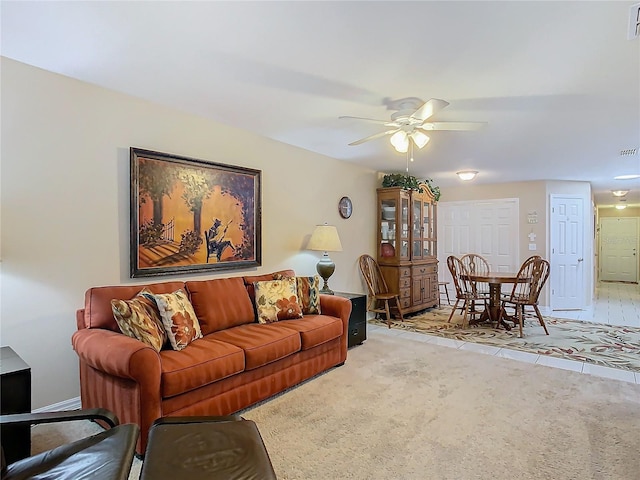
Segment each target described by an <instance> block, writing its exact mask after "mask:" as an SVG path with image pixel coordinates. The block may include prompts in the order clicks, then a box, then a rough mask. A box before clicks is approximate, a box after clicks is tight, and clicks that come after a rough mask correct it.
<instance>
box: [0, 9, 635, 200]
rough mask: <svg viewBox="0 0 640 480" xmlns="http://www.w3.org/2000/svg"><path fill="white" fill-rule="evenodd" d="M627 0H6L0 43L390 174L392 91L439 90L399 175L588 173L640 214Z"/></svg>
mask: <svg viewBox="0 0 640 480" xmlns="http://www.w3.org/2000/svg"><path fill="white" fill-rule="evenodd" d="M632 3H633V2H631V1H603V2H598V1H590V2H549V1H545V2H539V1H533V2H521V1H518V2H504V1H497V2H484V1H471V2H461V1H443V2H435V1H434V2H429V1H425V2H399V1H385V2H377V1H351V2H346V1H338V2H330V1H321V2H311V1H301V2H273V1H271V2H263V1H261V2H220V1H209V2H204V1H201V2H169V1H148V2H100V1H92V2H67V1H64V2H59V1H46V2H30V1H18V2H13V1H4V0H3V1H2V3H1V10H0V15H1V22H2V23H1V28H2V32H1V52H2V55H3V56H5V57H9V58H12V59H15V60H18V61H21V62H24V63H27V64H30V65H34V66H37V67H40V68H43V69H46V70H50V71H53V72H57V73H60V74H63V75H67V76H70V77H73V78H77V79H80V80H83V81H85V82H89V83H92V84H96V85H100V86H103V87H106V88H109V89H113V90H116V91H120V92H124V93H127V94H130V95H134V96H136V97H140V98H144V99H147V100H150V101H153V102H156V103H159V104H164V105H168V106H171V107H175V108H178V109H181V110H184V111H187V112H192V113H193V114H196V115H200V116H203V117H207V118H211V119H213V120H216V121H219V122H222V123H224V124H228V125H232V126H236V127H239V128H242V129H245V130H248V131H251V132H254V133H257V134H260V135H263V136H265V137H269V138H272V139H275V140H278V141H281V142H285V143H287V144H291V145H295V146H297V147H300V148H304V149H307V150H310V151H313V152H317V153H320V154H323V155H327V156H329V157H333V158H337V159H341V160H345V161H349V162H354V163H357V164H360V165H363V166H367V167H370V168H372V169H375V170H379V171H383V172H385V173H391V172H404V171H405V169H406V166H407V164H408V163H409V162H407V157H406V155H405V154H401V153H397V152H396V151H395V150H394V149H393V147H392V146H391V145H390V143H389V140H388V137H387V138H381V139H377V140H373V141H370V142H366V143H364V144H361V145H358V146H349V145H348V144H349V143H351V142H353V141H355V140H358V139H360V138H363V137H366V136H369V135H372V134H375V133H378V132H380V131H383V129H385V128H386V127H384V126H383V125H377V124H374V123H370V122H365V121H357V120H346V119H339V118H338V117H339V116H341V115H347V116H356V117H367V118H374V119H382V120H386V119H390V117H391V115H392V114H393V113H394V110H391V109H389V108H388V106H389V105H390V104H392V102H393V101H395V100H398V99H402V98H406V97H417V98H419V99H421V100H423V101H426V100H428V99H430V98H440V99H444V100H446V101H448V102H449V103H450V104H449V106H448V107H446V108H445V109H443V110H441V111H440V112H437V113H436V114H435V115H434V116H433V117H432V118H431V119H430V120H437V121H476V122H487V125H486V126H485V127H484V128H483V129H481V130H479V131H472V132H448V131H439V132H432V133H430V134H429V136H430V137H431V141H430V142H429V144H428V145H427V146H426V147H425V148H424V149H422V150H419V151H416V152H415V154H414V157H415V161H414V162H411V163H410V166H409V173H410V174H411V175H415V176H417V177H419V178H425V177H426V178H432V179H433V180H434V183H435V184H436V185H439V186H440V187H441V189H442V191H443V192H444V194H445V195H446V187H447V186H452V185H460V183H461V181H460V180H459V179H458V178H457V177H456V176H455V172H456V171H459V170H466V169H471V170H478V171H479V172H480V173H479V175H478V176H477V177H476V179H475V180H473V181H472V183H473V184H493V183H502V182H516V181H526V180H553V179H556V180H576V181H588V182H591V184H592V186H593V189H594V192H595V198H596V203H597V204H598V205H600V206H604V205H613V204H614V203H615V202H616V200H615V199H614V197H613V196H612V195H611V190H618V189H625V190H631V192H630V193H629V194H627V197H626V198H627V204H629V205H636V206H640V179H635V180H614V179H613V177H614V176H617V175H623V174H640V153H636V154H635V155H628V156H622V155H621V151H622V150H628V149H638V150H640V39H638V38H636V39H634V40H629V39H628V38H627V36H628V29H629V15H630V10H631V9H630V7H631V5H632Z"/></svg>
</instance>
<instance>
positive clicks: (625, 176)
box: [613, 173, 640, 180]
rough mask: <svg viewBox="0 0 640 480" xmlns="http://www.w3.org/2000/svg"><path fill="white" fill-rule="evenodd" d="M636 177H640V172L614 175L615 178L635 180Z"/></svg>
mask: <svg viewBox="0 0 640 480" xmlns="http://www.w3.org/2000/svg"><path fill="white" fill-rule="evenodd" d="M634 178H640V173H632V174H631V175H618V176H617V177H613V179H614V180H633V179H634Z"/></svg>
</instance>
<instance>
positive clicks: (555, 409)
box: [34, 332, 640, 480]
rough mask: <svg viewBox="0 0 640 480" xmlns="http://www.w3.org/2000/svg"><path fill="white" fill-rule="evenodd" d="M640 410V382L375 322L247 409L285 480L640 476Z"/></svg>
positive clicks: (600, 479) (624, 479) (621, 479)
mask: <svg viewBox="0 0 640 480" xmlns="http://www.w3.org/2000/svg"><path fill="white" fill-rule="evenodd" d="M638 411H640V385H636V384H631V383H628V382H620V381H616V380H611V379H606V378H601V377H593V376H587V375H582V374H580V373H577V372H571V371H567V370H560V369H556V368H551V367H546V366H542V365H533V364H527V363H523V362H516V361H513V360H509V359H505V358H499V357H493V356H489V355H483V354H480V353H476V352H470V351H463V350H455V349H451V348H443V347H440V346H437V345H433V344H429V343H425V342H418V341H415V340H411V339H408V338H400V337H394V336H390V335H377V334H375V333H374V332H371V335H370V336H369V338H368V339H367V340H366V341H365V342H364V344H363V345H360V346H357V347H354V348H352V349H350V350H349V353H348V356H347V361H346V363H345V364H344V365H343V366H341V367H338V368H334V369H332V370H330V371H329V372H326V373H325V374H322V375H319V376H317V377H315V378H313V379H311V380H309V381H307V382H305V383H303V384H302V385H299V386H298V387H295V388H293V389H290V390H289V391H287V392H285V393H283V394H281V395H278V396H276V397H275V398H272V399H270V400H268V401H265V402H263V403H262V404H260V405H258V406H256V407H254V408H251V409H248V410H245V411H243V412H242V416H244V417H245V418H247V419H251V420H254V421H255V422H256V424H257V425H258V428H259V430H260V433H261V435H262V437H263V440H264V443H265V445H266V447H267V450H268V452H269V455H270V457H271V461H272V463H273V467H274V469H275V471H276V474H277V476H278V479H279V480H343V479H358V480H360V479H362V480H371V479H379V480H430V479H433V480H435V479H437V480H471V479H495V480H502V479H504V480H525V479H526V480H543V479H544V480H548V479H576V480H577V479H580V480H604V479H616V480H637V478H638V472H640V456H639V455H638V432H640V415H638ZM37 428H38V427H37ZM50 435H54V433H51V431H50ZM39 443H40V442H39V441H38V440H34V444H39ZM34 446H36V445H34ZM136 462H137V464H136V467H137V468H138V467H139V461H138V460H136ZM135 478H137V477H136V476H135V473H132V476H130V479H131V480H133V479H135Z"/></svg>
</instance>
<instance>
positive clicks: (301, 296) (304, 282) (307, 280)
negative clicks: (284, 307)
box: [296, 275, 321, 315]
mask: <svg viewBox="0 0 640 480" xmlns="http://www.w3.org/2000/svg"><path fill="white" fill-rule="evenodd" d="M296 283H297V285H298V303H299V304H300V307H301V308H302V313H303V314H304V315H308V314H313V313H315V314H320V313H321V312H320V277H319V276H317V275H315V276H313V277H296Z"/></svg>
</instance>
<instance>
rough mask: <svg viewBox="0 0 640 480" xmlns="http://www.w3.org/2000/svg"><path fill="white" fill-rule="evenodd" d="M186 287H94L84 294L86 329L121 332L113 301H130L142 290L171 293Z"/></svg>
mask: <svg viewBox="0 0 640 480" xmlns="http://www.w3.org/2000/svg"><path fill="white" fill-rule="evenodd" d="M183 287H184V282H163V283H150V284H147V285H115V286H106V287H93V288H90V289H88V290H87V291H86V292H85V294H84V327H85V328H104V329H107V330H113V331H114V332H119V331H120V328H118V324H117V322H116V319H115V318H114V317H113V310H112V309H111V300H113V299H114V298H116V299H119V300H129V299H131V298H133V297H134V296H136V295H137V294H138V292H139V291H140V290H141V289H142V288H147V289H149V290H150V291H151V292H153V293H169V292H174V291H176V290H178V289H179V288H183Z"/></svg>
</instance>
